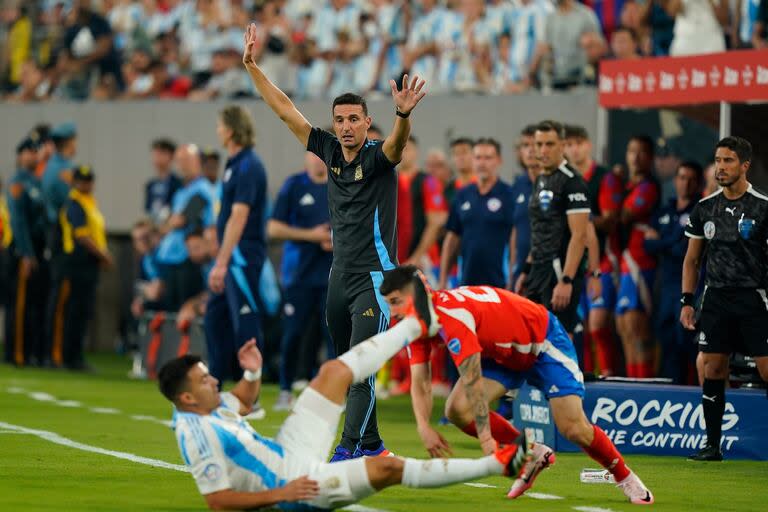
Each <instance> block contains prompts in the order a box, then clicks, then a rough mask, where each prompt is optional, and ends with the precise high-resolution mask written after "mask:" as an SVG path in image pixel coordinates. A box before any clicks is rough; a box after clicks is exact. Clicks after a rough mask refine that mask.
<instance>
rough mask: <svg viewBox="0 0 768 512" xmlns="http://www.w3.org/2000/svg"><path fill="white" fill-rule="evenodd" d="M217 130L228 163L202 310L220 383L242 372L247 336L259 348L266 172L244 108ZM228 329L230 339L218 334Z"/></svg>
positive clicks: (225, 114) (222, 118)
mask: <svg viewBox="0 0 768 512" xmlns="http://www.w3.org/2000/svg"><path fill="white" fill-rule="evenodd" d="M217 132H218V135H219V139H220V141H221V143H222V145H223V146H224V147H225V148H226V149H227V153H228V155H229V159H228V160H227V162H226V165H225V171H224V176H223V178H222V187H221V198H220V199H221V209H220V211H219V215H218V219H217V223H216V232H217V235H218V241H219V253H218V255H217V257H216V263H215V264H214V266H213V268H212V269H211V271H210V273H209V274H208V285H209V287H210V290H211V291H212V292H213V294H212V296H211V299H210V301H209V303H208V307H207V310H206V315H205V330H206V336H207V338H208V339H207V342H208V349H209V358H210V359H211V374H213V375H214V376H215V377H216V378H218V379H219V380H223V379H225V378H228V377H232V378H233V379H234V380H239V379H240V377H241V374H242V370H240V368H239V365H237V351H238V349H239V348H240V347H241V346H242V345H243V344H245V342H246V341H248V340H249V339H251V338H255V339H256V340H257V342H258V343H259V345H260V346H262V347H263V346H264V339H263V336H262V331H261V315H262V313H263V311H264V307H263V305H262V301H261V298H260V296H259V280H260V278H261V271H262V268H263V266H264V261H265V260H266V257H267V243H266V238H265V229H264V208H265V205H266V204H267V173H266V170H265V169H264V165H263V164H262V162H261V159H260V158H259V157H258V155H256V153H255V152H254V150H253V144H254V130H253V123H252V121H251V117H250V115H249V114H248V111H247V110H245V109H243V108H242V107H238V106H234V105H233V106H228V107H226V108H224V110H222V112H221V113H220V115H219V123H218V129H217ZM214 326H216V327H214ZM230 329H231V333H232V335H228V334H223V333H226V332H227V331H229V330H230ZM212 351H213V352H212Z"/></svg>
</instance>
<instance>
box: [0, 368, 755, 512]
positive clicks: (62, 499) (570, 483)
mask: <svg viewBox="0 0 768 512" xmlns="http://www.w3.org/2000/svg"><path fill="white" fill-rule="evenodd" d="M92 360H93V361H94V363H95V365H96V367H97V368H98V369H99V371H98V372H97V373H96V374H93V375H78V374H69V373H65V372H59V371H50V370H49V371H46V370H35V369H23V370H18V369H14V368H11V367H8V366H0V511H38V510H46V511H53V510H57V511H58V510H68V511H77V510H89V511H96V510H99V511H101V510H103V511H135V510H152V511H161V510H167V511H181V510H201V509H204V508H205V507H204V502H203V500H202V498H201V497H200V495H199V494H198V493H197V490H196V488H195V485H194V483H193V481H192V478H191V477H190V476H189V475H188V474H185V473H181V472H178V471H174V470H172V469H166V468H156V467H151V466H147V465H142V464H140V463H138V462H135V461H130V460H123V459H119V458H115V457H113V456H110V455H107V454H103V453H93V452H88V451H83V450H81V449H79V448H76V447H71V446H62V445H60V444H55V443H53V442H51V440H50V439H47V438H45V439H44V438H41V437H40V436H39V435H32V434H30V433H28V432H20V431H19V429H18V428H12V427H9V426H8V425H12V426H15V427H24V428H25V429H35V430H42V431H47V432H52V433H55V434H58V435H59V436H61V437H64V438H67V439H69V440H72V441H75V442H77V443H82V445H87V446H90V447H98V448H101V449H104V450H113V451H118V452H127V453H130V454H133V455H135V456H141V457H148V458H152V459H158V460H162V461H166V462H169V463H173V464H181V463H182V461H181V457H180V455H179V453H178V450H177V447H176V443H175V439H174V436H173V434H172V432H171V431H170V429H169V428H168V427H167V426H166V425H163V424H162V423H160V422H159V421H157V420H154V418H157V419H163V420H167V419H170V413H171V410H170V407H169V405H168V403H167V402H166V401H165V400H164V399H163V397H162V396H161V395H160V394H159V393H158V392H157V390H156V387H155V384H154V383H152V382H133V381H129V380H127V379H126V377H125V375H126V373H127V371H128V369H129V361H127V360H126V359H125V358H121V357H118V356H94V357H93V359H92ZM35 393H37V394H35ZM276 393H277V390H276V389H275V387H274V386H266V387H265V389H264V392H263V398H262V402H263V404H264V405H265V406H266V408H267V411H268V414H267V418H266V419H265V420H262V421H257V422H254V423H253V425H254V427H255V428H256V429H257V430H258V431H259V432H260V433H262V434H263V435H267V436H273V435H274V434H275V433H276V431H277V428H278V427H279V425H280V423H281V421H282V420H283V419H284V418H285V416H286V415H285V414H278V413H274V412H272V411H271V410H270V409H271V406H272V403H273V402H274V400H275V398H276ZM33 396H34V397H36V398H33ZM67 401H69V402H67ZM441 405H442V404H441V403H439V402H438V403H437V404H436V410H437V409H438V408H439V407H441ZM94 408H95V410H94ZM378 417H379V427H380V429H381V433H382V435H383V437H384V439H385V441H386V443H387V447H388V448H390V449H392V450H393V451H394V452H395V453H397V454H399V455H405V456H410V457H424V456H425V452H424V450H423V449H422V447H421V443H420V441H419V438H418V435H417V434H416V431H415V427H414V423H413V419H412V415H411V411H410V404H409V401H408V399H407V398H404V397H401V398H396V399H391V400H387V401H382V402H380V403H379V412H378ZM3 425H4V426H3ZM439 428H440V431H441V432H443V434H444V435H445V436H446V437H447V439H448V440H449V441H450V442H451V443H452V445H453V448H454V453H455V455H457V456H462V457H472V456H477V455H478V454H479V447H478V445H477V443H476V442H475V441H474V440H472V439H470V438H467V437H466V436H464V435H463V434H462V433H461V432H459V431H458V430H456V429H455V428H453V427H450V426H446V427H439ZM628 463H629V465H630V467H632V468H633V469H634V470H635V471H636V472H637V473H638V474H639V475H640V476H641V477H642V479H643V480H644V481H645V483H646V484H647V485H648V486H649V487H650V488H651V490H652V491H653V492H654V494H655V496H656V505H654V506H653V507H651V508H652V509H653V510H658V511H672V510H674V511H677V510H679V511H695V512H703V511H710V510H711V511H733V510H739V511H742V510H743V511H765V510H768V503H767V501H768V499H767V498H768V463H760V462H744V461H726V462H724V463H709V464H694V463H690V462H686V461H685V460H682V459H679V458H670V457H637V456H636V457H629V459H628ZM585 467H596V465H595V463H594V462H592V461H591V460H589V459H588V458H587V457H586V456H584V455H581V454H561V455H559V456H558V459H557V463H556V464H555V466H554V467H553V468H551V469H549V470H547V471H545V472H544V473H543V474H542V476H541V477H540V478H539V480H538V481H537V483H536V486H535V487H534V489H533V491H534V492H537V493H541V494H547V495H550V496H555V497H558V498H559V499H549V500H543V499H534V498H531V497H528V496H525V497H522V498H520V499H518V500H515V501H510V500H507V499H506V498H505V495H506V491H507V487H508V485H509V483H510V482H509V481H508V480H506V479H504V478H501V477H495V478H487V479H485V480H482V481H481V483H483V484H486V486H493V487H470V486H466V485H456V486H453V487H449V488H445V489H436V490H415V489H404V488H392V489H388V490H386V491H384V492H383V493H381V494H378V495H376V496H373V497H371V498H369V499H368V500H366V501H364V502H363V503H362V505H363V506H365V507H369V508H373V509H377V510H385V511H425V512H430V511H436V512H437V511H439V512H448V511H450V512H459V511H483V512H491V511H497V510H498V511H507V510H511V511H532V510H537V511H574V510H581V511H582V512H589V511H592V512H600V511H601V510H602V511H603V512H607V511H614V512H619V511H624V510H633V509H636V508H637V507H636V506H633V505H630V504H628V503H627V502H626V501H625V500H624V496H623V494H622V493H621V492H620V491H619V490H618V489H615V488H614V487H613V486H611V485H599V484H598V485H595V484H593V485H588V484H581V483H580V482H579V471H580V470H581V469H582V468H585Z"/></svg>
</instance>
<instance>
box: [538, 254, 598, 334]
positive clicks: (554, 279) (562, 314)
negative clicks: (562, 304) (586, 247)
mask: <svg viewBox="0 0 768 512" xmlns="http://www.w3.org/2000/svg"><path fill="white" fill-rule="evenodd" d="M557 283H558V276H557V273H556V272H555V267H554V266H553V264H552V263H551V262H549V263H534V264H533V266H532V267H531V273H530V274H528V278H527V279H526V280H525V296H526V297H527V298H528V299H530V300H532V301H533V302H536V303H539V304H541V305H543V306H544V307H545V308H547V309H548V310H550V311H552V313H554V314H555V316H556V317H557V319H558V320H560V323H561V324H563V327H565V330H566V331H567V332H568V334H573V331H574V330H575V329H576V326H577V325H578V324H579V322H581V319H580V318H579V311H578V310H579V299H580V298H581V292H582V287H583V286H584V280H583V279H582V278H581V277H580V276H577V277H576V278H574V280H573V291H572V292H571V301H570V302H569V303H568V306H567V307H566V308H565V309H563V310H561V311H555V310H553V309H552V291H553V290H554V289H555V286H556V285H557Z"/></svg>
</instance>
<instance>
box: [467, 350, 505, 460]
mask: <svg viewBox="0 0 768 512" xmlns="http://www.w3.org/2000/svg"><path fill="white" fill-rule="evenodd" d="M459 374H460V375H461V380H462V384H464V390H465V392H466V394H467V401H468V402H469V403H470V404H471V405H472V410H473V411H474V413H475V426H476V427H477V438H478V439H479V440H480V447H481V448H482V449H483V453H484V454H485V455H490V454H492V453H493V452H494V450H496V441H494V439H493V435H492V434H491V424H490V422H489V420H488V400H487V399H486V397H485V390H484V389H483V372H482V369H481V367H480V353H479V352H478V353H476V354H472V355H471V356H469V357H468V358H466V359H465V360H464V361H462V362H461V364H460V365H459Z"/></svg>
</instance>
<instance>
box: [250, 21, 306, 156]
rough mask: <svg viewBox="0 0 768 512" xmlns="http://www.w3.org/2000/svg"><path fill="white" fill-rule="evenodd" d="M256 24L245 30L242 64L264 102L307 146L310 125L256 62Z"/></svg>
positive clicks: (303, 144)
mask: <svg viewBox="0 0 768 512" xmlns="http://www.w3.org/2000/svg"><path fill="white" fill-rule="evenodd" d="M255 47H256V24H255V23H251V24H250V25H248V28H247V29H246V31H245V50H244V51H243V65H244V66H245V69H246V70H247V71H248V74H249V75H250V77H251V81H252V82H253V85H254V86H255V87H256V89H257V90H258V91H259V94H261V97H262V99H264V102H265V103H266V104H267V105H269V108H271V109H272V110H273V111H274V112H275V114H277V116H278V117H279V118H280V120H281V121H283V122H284V123H285V124H286V125H287V126H288V128H290V130H291V131H292V132H293V134H294V135H295V136H296V138H297V139H299V142H301V144H302V146H304V147H305V148H306V147H307V142H308V141H309V132H310V131H311V130H312V125H311V124H309V121H307V119H306V118H305V117H304V116H303V115H302V114H301V112H299V110H298V109H297V108H296V105H294V104H293V102H292V101H291V100H290V98H288V96H286V95H285V93H284V92H283V91H281V90H280V89H279V88H278V87H277V86H276V85H275V84H273V83H272V81H271V80H270V79H269V78H267V75H265V74H264V72H263V71H262V70H261V68H260V67H259V66H258V64H256V50H255Z"/></svg>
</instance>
